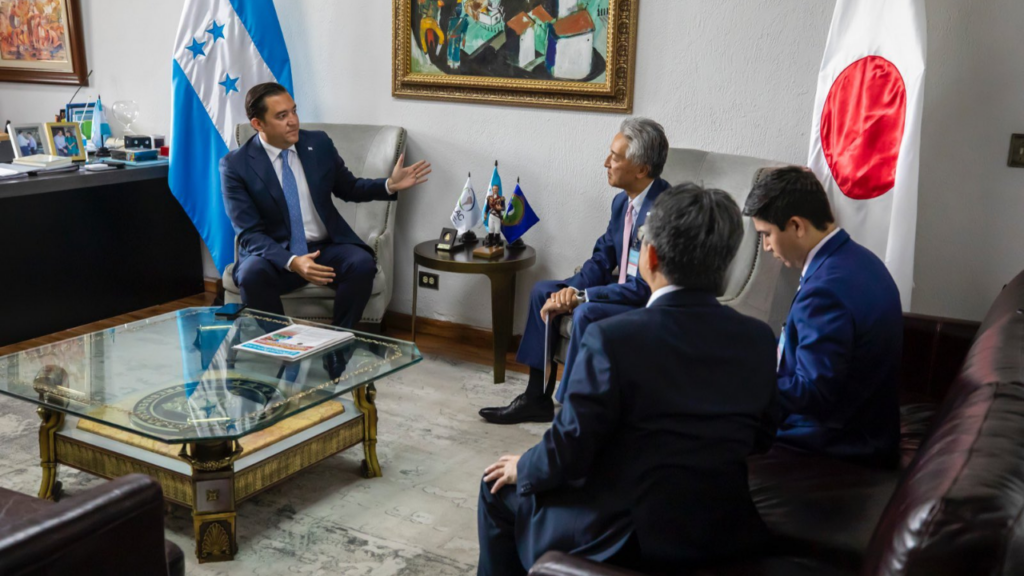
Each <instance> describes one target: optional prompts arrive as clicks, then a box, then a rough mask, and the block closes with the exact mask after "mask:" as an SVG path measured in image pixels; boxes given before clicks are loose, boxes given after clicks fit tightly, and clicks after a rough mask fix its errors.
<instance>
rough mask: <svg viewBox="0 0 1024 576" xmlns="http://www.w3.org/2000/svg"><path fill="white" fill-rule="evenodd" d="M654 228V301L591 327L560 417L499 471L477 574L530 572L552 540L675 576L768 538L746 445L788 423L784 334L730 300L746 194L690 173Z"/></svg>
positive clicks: (644, 264)
mask: <svg viewBox="0 0 1024 576" xmlns="http://www.w3.org/2000/svg"><path fill="white" fill-rule="evenodd" d="M641 236H642V244H641V249H640V251H641V256H640V261H639V266H640V271H641V272H640V273H641V274H642V275H643V277H644V279H645V280H646V281H647V282H648V283H649V284H650V287H651V288H652V289H653V290H654V293H653V294H652V295H651V298H650V302H649V303H648V305H647V307H646V308H644V309H639V310H634V311H631V312H627V313H625V314H620V315H618V316H615V317H613V318H609V319H606V320H602V321H600V322H596V323H593V324H591V325H590V328H588V329H587V332H586V334H584V336H583V338H582V343H581V345H580V351H579V354H578V356H577V359H576V365H575V367H574V369H573V372H572V377H571V378H570V379H569V380H568V381H565V382H563V386H564V387H565V391H566V396H565V403H564V404H563V405H562V409H561V411H560V412H559V413H558V416H557V417H555V420H554V423H552V425H551V428H550V429H549V430H548V431H547V432H545V433H544V437H543V439H541V441H540V443H538V444H537V445H536V446H534V447H533V448H531V449H530V450H529V451H527V452H526V453H525V454H523V455H522V456H521V457H520V456H503V457H502V458H501V459H500V460H499V461H498V462H497V463H495V464H493V465H491V466H490V467H488V468H487V470H486V471H485V476H484V478H483V482H482V483H481V486H480V503H479V505H478V506H479V508H478V511H477V523H478V527H477V530H478V532H479V538H480V565H479V568H478V574H481V575H491V574H502V575H504V574H508V575H513V574H515V575H522V574H526V569H527V568H529V567H530V566H532V565H533V563H534V562H536V560H537V559H538V558H539V557H540V556H541V555H542V554H544V553H545V552H547V551H550V550H558V551H562V552H568V553H571V554H574V555H579V556H584V557H586V558H589V559H591V560H596V561H602V562H604V561H606V562H609V563H613V564H619V565H624V566H628V567H635V568H643V569H646V570H657V571H659V572H660V571H665V572H668V573H672V574H675V573H678V571H679V570H681V569H684V568H686V567H690V566H696V565H699V564H701V563H704V562H708V561H711V560H718V559H721V558H723V557H725V556H727V555H741V554H745V553H749V552H752V551H754V550H755V549H756V548H758V547H759V546H760V545H761V544H762V543H763V541H764V538H765V535H766V532H767V529H766V528H765V526H764V524H763V523H762V522H761V519H760V517H759V516H758V513H757V510H756V509H755V508H754V504H753V502H752V500H751V497H750V492H749V486H748V483H747V464H746V458H747V456H748V455H749V454H750V453H751V452H752V451H753V450H754V449H755V448H757V447H761V446H763V445H764V444H766V441H767V440H770V437H771V435H772V434H773V433H774V432H775V427H774V425H773V423H772V422H770V421H769V419H767V418H765V414H766V412H767V411H768V410H769V407H770V406H771V400H772V398H773V397H774V395H775V393H776V392H775V337H774V335H773V334H772V331H771V328H769V327H768V325H767V324H765V323H764V322H761V321H760V320H756V319H754V318H750V317H748V316H744V315H742V314H740V313H739V312H736V311H735V310H733V309H731V308H727V307H725V306H723V305H721V304H720V303H719V302H718V299H717V298H716V296H717V295H718V294H719V292H720V291H721V289H722V286H723V283H724V279H725V271H726V268H727V267H728V265H729V263H730V262H731V261H732V259H733V256H734V255H735V254H736V250H737V248H738V247H739V244H740V240H741V239H742V237H743V224H742V220H741V218H740V210H739V207H738V206H736V202H735V201H734V200H733V199H732V197H730V196H729V195H728V194H726V193H725V192H722V191H721V190H704V189H703V188H701V187H699V186H697V185H695V184H686V185H683V186H678V187H676V188H673V189H671V190H669V191H667V192H665V193H663V194H662V195H661V197H660V198H659V199H658V201H657V202H656V203H655V205H654V208H653V209H652V210H651V213H650V215H649V216H648V218H647V225H646V227H645V228H644V234H642V235H641ZM766 422H767V423H768V426H765V423H766Z"/></svg>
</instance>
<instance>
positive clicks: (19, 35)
mask: <svg viewBox="0 0 1024 576" xmlns="http://www.w3.org/2000/svg"><path fill="white" fill-rule="evenodd" d="M0 81H9V82H44V83H52V84H78V85H86V84H87V83H88V74H87V73H86V64H85V49H84V47H83V40H82V24H81V21H80V19H79V8H78V0H0Z"/></svg>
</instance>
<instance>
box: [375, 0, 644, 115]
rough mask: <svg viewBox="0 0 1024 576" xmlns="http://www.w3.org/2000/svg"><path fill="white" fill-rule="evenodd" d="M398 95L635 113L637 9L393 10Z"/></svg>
mask: <svg viewBox="0 0 1024 576" xmlns="http://www.w3.org/2000/svg"><path fill="white" fill-rule="evenodd" d="M392 1H393V2H394V4H393V6H392V19H393V31H392V41H393V42H392V60H393V69H392V90H391V92H392V94H393V95H394V96H396V97H402V98H424V99H430V100H445V101H457V102H482V103H491V104H508V105H515V106H541V107H549V108H571V109H577V110H595V111H602V112H619V113H626V114H628V113H631V112H632V110H633V82H634V68H635V66H634V65H635V62H636V32H637V15H638V12H639V0H455V1H453V0H392Z"/></svg>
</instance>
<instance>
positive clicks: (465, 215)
mask: <svg viewBox="0 0 1024 576" xmlns="http://www.w3.org/2000/svg"><path fill="white" fill-rule="evenodd" d="M480 223H481V217H480V210H478V209H477V207H476V192H475V191H474V190H473V182H472V179H471V178H469V179H466V186H465V187H463V188H462V194H460V195H459V201H458V202H456V203H455V211H453V212H452V225H453V226H455V227H456V228H457V229H458V230H459V234H465V233H466V232H468V231H470V230H472V229H473V228H476V227H477V226H479V225H480Z"/></svg>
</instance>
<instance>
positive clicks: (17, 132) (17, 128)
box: [7, 122, 52, 158]
mask: <svg viewBox="0 0 1024 576" xmlns="http://www.w3.org/2000/svg"><path fill="white" fill-rule="evenodd" d="M7 135H8V136H9V137H10V138H11V144H12V145H13V146H14V157H15V158H22V157H25V156H32V155H35V154H52V152H51V151H50V147H49V146H50V145H49V142H48V141H47V138H46V128H45V127H44V126H43V124H42V123H40V122H30V123H24V124H15V123H13V122H12V123H10V124H8V125H7Z"/></svg>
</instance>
